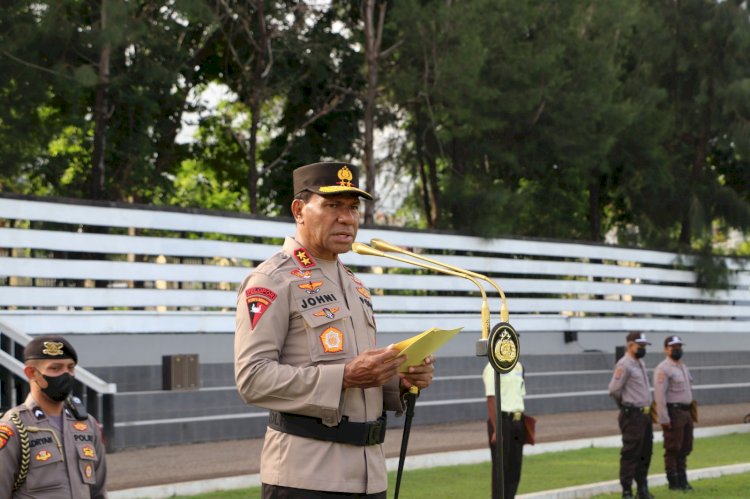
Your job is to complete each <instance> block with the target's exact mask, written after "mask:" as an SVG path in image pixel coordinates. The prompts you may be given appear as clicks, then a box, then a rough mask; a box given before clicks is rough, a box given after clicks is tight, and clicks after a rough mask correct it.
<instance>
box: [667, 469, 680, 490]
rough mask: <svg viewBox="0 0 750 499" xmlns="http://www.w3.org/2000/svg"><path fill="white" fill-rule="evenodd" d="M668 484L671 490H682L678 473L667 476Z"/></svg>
mask: <svg viewBox="0 0 750 499" xmlns="http://www.w3.org/2000/svg"><path fill="white" fill-rule="evenodd" d="M667 482H669V490H682V487H681V486H680V475H679V474H677V473H670V474H668V475H667Z"/></svg>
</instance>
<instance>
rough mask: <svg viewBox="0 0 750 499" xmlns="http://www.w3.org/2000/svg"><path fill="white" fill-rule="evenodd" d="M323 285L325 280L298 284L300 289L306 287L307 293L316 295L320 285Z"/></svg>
mask: <svg viewBox="0 0 750 499" xmlns="http://www.w3.org/2000/svg"><path fill="white" fill-rule="evenodd" d="M322 285H323V281H310V282H305V283H302V284H297V287H298V288H299V289H304V290H305V292H306V293H307V294H310V295H314V294H315V293H317V292H318V291H320V287H321V286H322Z"/></svg>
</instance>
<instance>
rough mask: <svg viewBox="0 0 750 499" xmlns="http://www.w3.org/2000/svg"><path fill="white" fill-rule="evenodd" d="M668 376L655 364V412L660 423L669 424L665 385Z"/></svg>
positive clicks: (667, 382) (667, 381)
mask: <svg viewBox="0 0 750 499" xmlns="http://www.w3.org/2000/svg"><path fill="white" fill-rule="evenodd" d="M668 384H669V376H667V373H666V371H665V370H664V369H663V368H662V367H661V366H657V367H656V369H655V370H654V402H656V414H657V416H658V420H659V421H658V423H659V424H660V425H664V424H669V423H670V419H669V411H668V410H667V385H668Z"/></svg>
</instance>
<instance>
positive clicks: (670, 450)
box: [654, 336, 693, 492]
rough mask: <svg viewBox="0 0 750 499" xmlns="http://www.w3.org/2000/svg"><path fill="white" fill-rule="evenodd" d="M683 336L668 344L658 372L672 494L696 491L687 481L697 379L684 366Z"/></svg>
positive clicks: (656, 386) (656, 378)
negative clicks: (674, 492)
mask: <svg viewBox="0 0 750 499" xmlns="http://www.w3.org/2000/svg"><path fill="white" fill-rule="evenodd" d="M683 344H684V343H683V341H682V339H681V338H680V337H679V336H667V338H666V339H665V340H664V353H665V354H666V358H665V359H664V360H663V361H662V362H661V363H660V364H659V365H658V366H656V369H655V370H654V400H655V401H656V412H657V414H658V417H659V424H660V425H661V427H662V430H663V431H664V471H666V473H667V481H668V482H669V488H670V489H671V490H683V491H685V492H687V491H690V490H693V487H692V486H691V485H690V484H689V483H688V481H687V457H688V455H689V454H690V452H691V451H692V450H693V418H692V415H691V410H690V409H691V405H692V403H693V390H692V388H691V385H692V384H693V377H692V376H691V375H690V371H688V368H687V366H686V365H685V363H684V362H682V346H683Z"/></svg>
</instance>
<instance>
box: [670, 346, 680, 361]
mask: <svg viewBox="0 0 750 499" xmlns="http://www.w3.org/2000/svg"><path fill="white" fill-rule="evenodd" d="M669 356H670V357H672V360H680V359H681V358H682V349H681V348H678V349H674V348H673V349H672V353H670V354H669Z"/></svg>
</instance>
